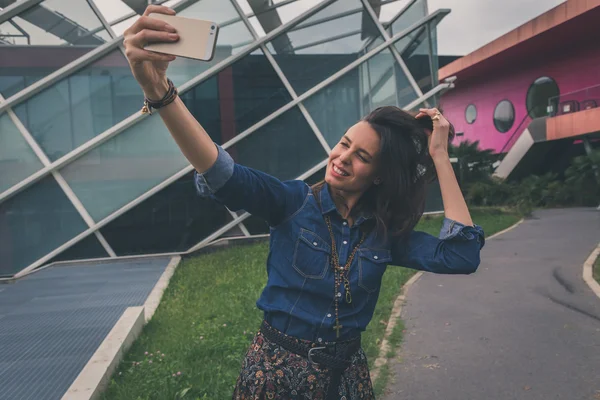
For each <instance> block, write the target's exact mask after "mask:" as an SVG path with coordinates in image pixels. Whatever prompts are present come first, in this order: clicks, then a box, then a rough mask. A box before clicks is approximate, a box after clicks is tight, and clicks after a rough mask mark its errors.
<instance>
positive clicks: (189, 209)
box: [100, 172, 232, 256]
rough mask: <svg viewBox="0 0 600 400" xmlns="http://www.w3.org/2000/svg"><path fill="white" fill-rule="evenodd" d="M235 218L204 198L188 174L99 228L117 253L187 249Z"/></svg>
mask: <svg viewBox="0 0 600 400" xmlns="http://www.w3.org/2000/svg"><path fill="white" fill-rule="evenodd" d="M231 220H232V217H231V215H230V214H229V212H227V209H226V208H225V207H224V206H222V205H220V204H218V203H216V202H215V201H213V200H210V199H205V198H201V197H199V196H198V195H197V193H196V189H195V187H194V181H193V173H191V172H190V173H189V174H187V175H185V176H184V177H183V178H180V179H178V180H177V181H176V182H174V183H173V184H171V185H169V186H167V187H166V188H164V189H163V190H161V191H160V192H158V193H156V194H155V195H153V196H152V197H150V198H148V199H146V200H144V201H143V202H142V203H141V204H139V205H137V206H136V207H135V208H133V209H131V210H129V211H127V212H126V213H125V214H123V215H121V216H119V217H118V218H117V219H115V220H114V221H112V222H110V223H109V224H108V225H106V226H104V227H103V228H102V229H101V230H100V231H101V233H102V235H103V236H104V237H105V238H106V240H107V241H108V243H109V244H110V245H111V247H112V248H113V250H114V251H115V253H117V255H120V256H121V255H131V254H151V253H167V252H174V251H186V250H188V249H189V248H191V247H192V246H194V245H196V244H197V243H198V242H200V241H202V240H203V239H205V238H206V237H207V236H208V235H210V234H211V233H213V232H214V231H216V230H217V229H219V228H220V227H222V226H223V225H225V224H227V223H228V222H230V221H231Z"/></svg>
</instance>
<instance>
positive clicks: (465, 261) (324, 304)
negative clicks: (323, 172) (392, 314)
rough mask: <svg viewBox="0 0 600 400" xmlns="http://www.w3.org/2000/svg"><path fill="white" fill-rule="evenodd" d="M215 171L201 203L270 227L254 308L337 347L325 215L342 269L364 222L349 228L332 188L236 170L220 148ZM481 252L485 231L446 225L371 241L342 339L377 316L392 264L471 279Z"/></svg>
mask: <svg viewBox="0 0 600 400" xmlns="http://www.w3.org/2000/svg"><path fill="white" fill-rule="evenodd" d="M217 147H218V149H219V156H218V158H217V161H216V162H215V164H214V165H213V166H212V167H211V168H210V169H209V170H207V171H206V172H204V173H202V174H199V173H196V174H195V184H196V188H197V190H198V192H199V194H200V195H201V196H205V197H212V198H213V199H215V200H217V201H218V202H220V203H222V204H224V205H225V206H227V207H228V208H229V209H230V210H233V211H238V210H245V211H247V212H249V213H250V214H253V215H256V216H259V217H262V218H264V219H265V220H266V221H267V222H268V223H269V226H270V233H271V235H270V249H269V255H268V258H267V273H268V279H267V284H266V287H265V288H264V290H263V292H262V295H261V296H260V298H259V299H258V302H257V303H256V304H257V306H258V308H259V309H261V310H262V311H263V312H264V318H265V319H266V321H267V322H269V323H270V324H271V325H272V326H273V327H275V328H277V329H279V330H280V331H282V332H284V333H287V334H288V335H291V336H295V337H298V338H302V339H308V340H311V341H317V342H320V341H335V340H336V332H335V330H334V328H333V326H334V324H335V308H334V293H333V291H334V280H333V278H334V276H333V270H332V268H331V266H330V263H329V258H330V254H331V239H330V234H329V230H328V228H327V225H326V223H325V221H324V218H323V217H324V215H325V214H327V215H330V216H331V223H332V228H333V231H334V236H335V241H336V247H337V249H338V252H339V262H340V264H341V265H344V264H345V263H346V261H347V259H348V257H349V255H350V253H351V251H352V249H353V248H354V246H356V244H357V243H358V242H359V240H360V236H361V233H360V231H359V227H360V225H361V224H362V223H364V222H365V220H366V219H365V218H364V217H359V218H357V220H356V221H355V223H354V225H352V226H349V225H348V223H347V221H345V220H344V219H343V218H342V217H341V215H340V214H339V213H338V212H337V209H336V207H335V204H334V202H333V199H332V198H331V195H330V192H329V190H328V188H327V185H325V187H324V188H323V190H321V191H320V192H319V195H320V203H321V207H319V204H318V203H317V201H316V199H315V196H314V194H313V192H312V190H311V188H310V187H309V186H308V185H307V184H306V183H304V182H303V181H300V180H292V181H285V182H281V181H279V180H278V179H276V178H274V177H272V176H270V175H268V174H265V173H263V172H261V171H257V170H254V169H252V168H248V167H245V166H242V165H239V164H236V163H234V161H233V159H232V158H231V157H230V156H229V154H228V153H227V152H225V151H224V150H223V149H222V148H221V147H220V146H217ZM483 245H484V233H483V230H482V229H481V227H479V226H477V225H475V226H474V227H471V226H464V225H462V224H460V223H458V222H456V221H452V220H449V219H447V218H446V219H444V222H443V226H442V229H441V233H440V237H439V238H436V237H435V236H432V235H429V234H427V233H424V232H418V231H413V232H411V234H410V235H409V237H408V238H407V239H405V240H394V239H389V240H388V241H387V242H385V243H382V241H381V240H380V239H378V240H377V241H376V240H375V237H374V235H370V236H367V238H366V239H365V241H364V242H363V244H362V245H361V246H360V248H359V249H358V252H357V256H356V257H355V258H354V260H353V262H352V265H351V267H350V273H349V278H350V288H351V293H352V302H351V303H350V304H347V303H346V302H345V292H344V288H343V285H342V287H340V290H339V293H338V294H337V295H338V296H340V297H341V298H340V301H339V316H340V324H341V325H342V326H343V328H342V329H341V330H340V338H339V339H338V340H344V339H348V338H351V337H355V336H357V335H359V334H360V332H362V331H364V330H365V328H366V327H367V325H368V324H369V322H370V321H371V318H372V316H373V311H374V310H375V304H376V303H377V298H378V296H379V290H380V287H381V280H382V277H383V273H384V272H385V270H386V267H387V266H388V264H392V265H401V266H404V267H408V268H413V269H416V270H422V271H429V272H434V273H439V274H470V273H473V272H475V270H476V269H477V267H478V266H479V261H480V258H479V253H480V249H481V248H482V247H483Z"/></svg>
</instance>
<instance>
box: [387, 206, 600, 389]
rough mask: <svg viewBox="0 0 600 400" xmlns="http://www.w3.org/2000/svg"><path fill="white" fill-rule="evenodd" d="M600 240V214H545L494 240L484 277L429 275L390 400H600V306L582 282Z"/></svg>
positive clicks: (411, 306)
mask: <svg viewBox="0 0 600 400" xmlns="http://www.w3.org/2000/svg"><path fill="white" fill-rule="evenodd" d="M599 241H600V212H599V211H597V210H595V209H581V208H580V209H565V210H544V211H539V212H536V213H534V217H533V218H532V219H528V220H526V221H524V222H523V223H522V224H521V225H520V226H518V227H517V228H516V229H514V230H511V231H509V232H507V233H505V234H503V235H501V236H499V237H497V238H494V239H492V240H490V241H488V242H487V244H486V246H485V247H484V250H483V253H482V263H481V266H480V269H479V271H478V272H477V273H476V274H474V275H470V276H442V275H433V274H425V275H424V276H423V277H421V279H420V280H418V281H417V282H416V283H415V284H414V285H413V286H412V287H411V289H410V291H409V292H408V296H407V303H406V305H405V307H404V308H403V314H402V319H403V320H404V321H405V324H406V329H407V331H406V333H405V339H404V342H403V344H402V348H401V349H400V350H399V353H398V355H397V357H396V358H394V359H393V360H392V364H391V365H390V369H391V379H390V383H389V384H388V391H387V393H386V395H385V396H384V399H390V400H391V399H401V400H495V399H498V400H500V399H501V400H509V399H510V400H512V399H519V400H520V399H527V400H530V399H536V400H538V399H539V400H549V399H564V400H600V298H598V297H596V296H595V294H594V293H593V292H592V290H591V289H590V288H589V287H588V286H587V285H586V284H585V282H584V281H583V278H582V266H583V263H584V262H585V260H586V258H587V257H588V256H589V255H590V253H591V252H592V251H593V250H594V249H595V247H596V246H597V244H598V242H599Z"/></svg>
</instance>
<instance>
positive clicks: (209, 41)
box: [144, 13, 219, 61]
mask: <svg viewBox="0 0 600 400" xmlns="http://www.w3.org/2000/svg"><path fill="white" fill-rule="evenodd" d="M148 16H149V17H150V18H156V19H160V20H162V21H165V22H167V23H168V24H169V25H171V26H173V27H174V28H175V29H176V30H177V34H178V35H179V40H178V41H177V42H173V43H166V42H161V43H150V44H148V45H146V46H145V47H144V48H145V49H146V50H151V51H156V52H157V53H164V54H171V55H174V56H180V57H185V58H193V59H196V60H202V61H210V60H212V59H213V57H214V55H215V47H216V45H217V37H218V35H219V26H218V25H217V24H216V23H214V22H212V21H204V20H201V19H194V18H185V17H178V16H175V15H166V14H160V13H151V14H149V15H148Z"/></svg>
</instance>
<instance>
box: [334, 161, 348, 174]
mask: <svg viewBox="0 0 600 400" xmlns="http://www.w3.org/2000/svg"><path fill="white" fill-rule="evenodd" d="M333 171H334V172H335V173H336V174H338V175H342V176H350V174H349V173H347V172H346V171H344V170H341V169H339V168H338V167H336V166H335V164H333Z"/></svg>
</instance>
